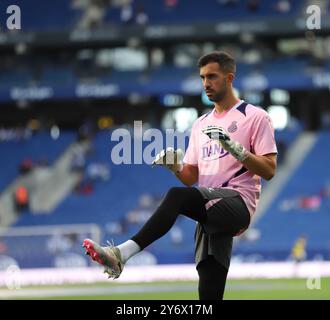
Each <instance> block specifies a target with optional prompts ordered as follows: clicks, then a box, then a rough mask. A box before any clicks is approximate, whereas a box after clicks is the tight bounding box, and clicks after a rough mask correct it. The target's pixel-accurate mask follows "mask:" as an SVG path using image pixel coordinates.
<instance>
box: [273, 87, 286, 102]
mask: <svg viewBox="0 0 330 320" xmlns="http://www.w3.org/2000/svg"><path fill="white" fill-rule="evenodd" d="M270 100H271V103H276V104H288V103H289V102H290V93H289V91H287V90H282V89H272V90H270Z"/></svg>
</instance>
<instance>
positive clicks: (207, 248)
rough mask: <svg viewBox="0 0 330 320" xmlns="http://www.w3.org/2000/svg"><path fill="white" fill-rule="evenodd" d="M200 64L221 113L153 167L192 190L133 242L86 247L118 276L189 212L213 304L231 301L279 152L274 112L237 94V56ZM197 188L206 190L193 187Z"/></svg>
mask: <svg viewBox="0 0 330 320" xmlns="http://www.w3.org/2000/svg"><path fill="white" fill-rule="evenodd" d="M198 67H199V71H200V77H201V80H202V82H203V86H204V89H205V92H206V94H207V96H208V98H209V99H210V100H211V101H213V102H214V108H213V110H212V111H210V112H209V113H207V114H205V115H203V116H201V117H200V118H198V119H197V120H196V121H195V123H194V125H193V127H192V131H191V136H190V140H189V146H188V149H187V152H186V154H185V155H184V154H183V152H182V151H181V150H180V149H179V150H174V149H173V148H167V149H166V150H163V151H162V152H160V153H159V154H158V155H157V156H156V158H155V160H154V162H153V164H154V165H156V166H157V165H160V166H165V167H166V168H168V169H169V170H171V171H172V172H173V173H174V174H175V175H176V177H177V178H178V179H179V180H180V181H182V182H183V184H185V185H186V186H187V187H175V188H171V189H170V190H169V191H168V193H167V194H166V196H165V198H164V199H163V201H162V203H161V204H160V206H159V207H158V208H157V210H156V211H155V213H154V214H153V215H152V216H151V218H150V219H149V220H148V221H147V222H146V224H145V225H144V226H143V227H142V228H141V230H140V231H139V232H138V233H137V234H136V235H134V236H133V237H132V238H131V239H130V240H128V241H126V242H124V243H122V244H120V245H118V246H116V247H114V246H112V245H110V246H108V247H101V246H99V245H98V244H97V243H95V242H93V241H92V240H89V239H86V240H85V241H84V244H83V246H84V247H85V248H86V253H87V254H89V255H91V257H92V259H93V260H95V261H97V262H98V263H100V264H102V265H104V266H105V271H106V272H108V273H109V276H110V277H113V278H117V277H119V275H120V274H121V272H122V271H123V267H124V264H125V262H126V261H127V260H128V259H129V258H130V257H132V256H133V255H135V254H136V253H138V252H139V251H141V250H143V249H144V248H146V247H147V246H148V245H150V244H151V243H153V242H154V241H156V240H157V239H159V238H160V237H162V236H163V235H165V234H166V233H167V232H168V231H169V230H170V228H171V227H172V226H173V224H174V223H175V221H176V219H177V217H178V215H179V214H183V215H185V216H187V217H189V218H191V219H193V220H195V221H197V222H198V224H197V226H196V232H195V246H196V247H195V262H196V268H197V272H198V275H199V284H198V291H199V298H200V299H201V300H206V299H207V300H209V299H222V298H223V293H224V289H225V284H226V279H227V273H228V269H229V265H230V259H231V252H232V243H233V237H234V236H237V235H239V234H241V233H242V232H244V231H245V230H246V229H247V228H248V226H249V224H250V220H251V218H252V216H253V214H254V212H255V210H256V206H257V203H258V200H259V197H260V192H261V177H262V178H264V179H266V180H270V179H271V178H272V177H273V176H274V174H275V170H276V154H277V149H276V144H275V140H274V129H273V127H272V123H271V120H270V118H269V116H268V114H267V113H266V112H265V111H264V110H262V109H261V108H258V107H255V106H253V105H251V104H248V103H247V102H244V101H242V100H240V99H238V98H237V97H236V96H235V94H234V92H233V86H232V84H233V80H234V77H235V72H236V64H235V60H234V59H233V58H232V56H231V55H229V54H228V53H225V52H221V51H220V52H219V51H217V52H212V53H209V54H207V55H205V56H202V57H201V58H200V59H199V62H198ZM196 183H198V187H193V185H195V184H196Z"/></svg>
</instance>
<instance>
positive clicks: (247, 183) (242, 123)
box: [183, 100, 277, 216]
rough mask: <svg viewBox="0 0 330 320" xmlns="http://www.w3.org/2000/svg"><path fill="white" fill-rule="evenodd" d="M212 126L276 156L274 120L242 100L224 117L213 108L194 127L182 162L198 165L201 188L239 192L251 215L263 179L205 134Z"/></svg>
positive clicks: (258, 152)
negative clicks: (205, 129)
mask: <svg viewBox="0 0 330 320" xmlns="http://www.w3.org/2000/svg"><path fill="white" fill-rule="evenodd" d="M209 125H217V126H220V127H223V128H225V129H226V130H227V131H228V132H229V135H230V137H231V139H233V140H235V141H238V142H240V143H241V144H242V145H243V146H244V147H245V148H246V149H247V150H250V151H251V152H252V153H254V154H256V155H265V154H268V153H277V148H276V143H275V138H274V128H273V125H272V122H271V119H270V117H269V115H268V114H267V112H266V111H264V110H263V109H261V108H258V107H255V106H253V105H251V104H248V103H246V102H244V101H242V100H239V102H238V103H237V104H236V105H235V106H233V107H232V108H231V109H229V110H228V111H226V112H224V113H221V114H218V113H217V112H216V110H215V109H213V110H212V111H210V112H209V113H207V114H205V115H203V116H201V117H200V118H198V119H197V120H196V121H195V123H194V124H193V127H192V130H191V135H190V140H189V146H188V149H187V152H186V154H185V157H184V159H183V161H184V163H187V164H190V165H194V166H198V171H199V177H198V185H199V187H206V188H228V189H234V190H236V191H237V192H239V193H240V195H241V196H242V198H243V200H244V201H245V204H246V206H247V207H248V209H249V212H250V214H251V216H252V215H253V214H254V212H255V210H256V206H257V203H258V200H259V197H260V192H261V178H260V177H259V176H257V175H255V174H253V173H251V172H250V171H248V170H247V169H246V168H245V167H244V166H243V165H242V163H241V162H240V161H238V160H236V159H235V158H234V157H233V156H232V155H231V154H230V153H228V152H227V151H226V150H224V149H223V148H222V147H221V145H219V144H218V143H216V142H215V141H213V140H211V139H210V138H209V137H208V136H207V135H205V134H204V133H203V132H202V129H204V128H206V127H207V126H209ZM217 201H218V200H217ZM213 203H214V202H213ZM213 203H212V204H213Z"/></svg>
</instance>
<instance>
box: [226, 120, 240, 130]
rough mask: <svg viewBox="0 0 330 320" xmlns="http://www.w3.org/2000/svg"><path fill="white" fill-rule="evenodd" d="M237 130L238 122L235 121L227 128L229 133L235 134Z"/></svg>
mask: <svg viewBox="0 0 330 320" xmlns="http://www.w3.org/2000/svg"><path fill="white" fill-rule="evenodd" d="M237 129H238V128H237V121H233V122H232V123H231V125H230V126H229V127H228V128H227V130H228V132H229V133H233V132H235V131H237Z"/></svg>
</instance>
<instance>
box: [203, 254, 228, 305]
mask: <svg viewBox="0 0 330 320" xmlns="http://www.w3.org/2000/svg"><path fill="white" fill-rule="evenodd" d="M197 271H198V276H199V283H198V293H199V299H200V300H219V299H220V300H222V299H223V293H224V291H225V286H226V280H227V273H228V269H227V268H225V267H224V266H222V265H221V264H220V263H219V262H218V261H217V260H216V259H215V258H214V256H208V257H207V258H206V259H204V260H203V261H201V262H200V263H199V264H198V266H197Z"/></svg>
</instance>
